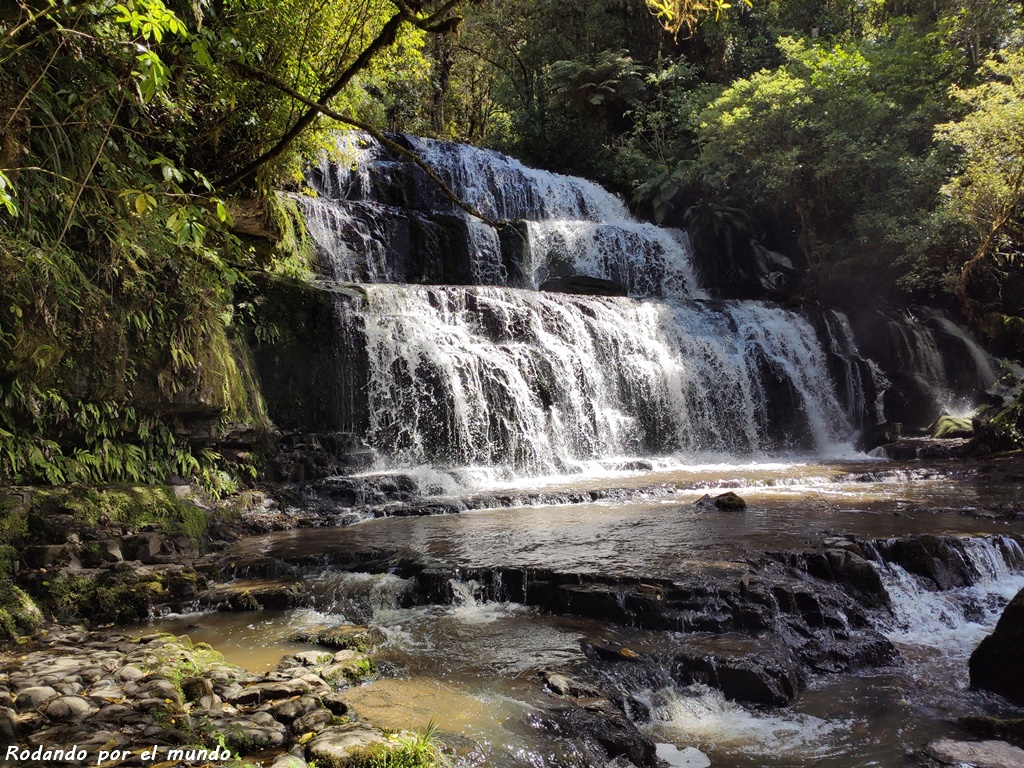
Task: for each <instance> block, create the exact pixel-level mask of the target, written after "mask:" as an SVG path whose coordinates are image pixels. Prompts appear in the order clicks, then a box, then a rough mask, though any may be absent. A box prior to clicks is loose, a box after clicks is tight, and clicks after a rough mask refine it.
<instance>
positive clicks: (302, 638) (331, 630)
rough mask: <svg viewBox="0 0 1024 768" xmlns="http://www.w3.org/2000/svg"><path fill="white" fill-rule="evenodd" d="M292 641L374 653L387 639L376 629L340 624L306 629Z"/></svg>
mask: <svg viewBox="0 0 1024 768" xmlns="http://www.w3.org/2000/svg"><path fill="white" fill-rule="evenodd" d="M291 639H292V640H294V641H295V642H297V643H312V644H315V645H323V646H325V647H327V648H334V649H337V650H349V651H359V652H360V653H372V652H373V651H374V650H375V649H376V647H377V646H378V645H381V644H382V643H383V642H384V640H385V639H386V638H385V636H384V633H383V632H382V631H381V630H379V629H377V628H375V627H361V626H359V625H357V624H339V625H337V626H334V627H312V628H310V629H304V630H301V631H299V632H296V633H295V634H294V635H292V638H291Z"/></svg>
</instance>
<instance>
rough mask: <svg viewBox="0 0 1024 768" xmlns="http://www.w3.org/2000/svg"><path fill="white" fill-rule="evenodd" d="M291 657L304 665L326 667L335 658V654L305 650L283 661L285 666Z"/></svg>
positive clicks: (282, 663)
mask: <svg viewBox="0 0 1024 768" xmlns="http://www.w3.org/2000/svg"><path fill="white" fill-rule="evenodd" d="M289 659H294V660H295V661H297V662H299V663H300V664H301V665H302V666H304V667H325V666H327V665H328V664H330V663H331V661H333V660H334V654H333V653H330V652H324V651H303V652H302V653H296V654H295V655H293V656H290V657H288V658H285V659H283V660H282V661H281V666H284V665H285V663H286V662H287V661H288V660H289Z"/></svg>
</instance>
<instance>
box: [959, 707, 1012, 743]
mask: <svg viewBox="0 0 1024 768" xmlns="http://www.w3.org/2000/svg"><path fill="white" fill-rule="evenodd" d="M959 725H960V726H961V727H962V728H963V729H964V730H966V731H968V732H970V733H971V734H972V735H973V736H976V737H978V738H980V739H986V740H987V739H995V740H998V741H1008V742H1010V743H1011V744H1013V745H1014V746H1017V747H1024V717H1008V718H1001V717H993V716H991V715H970V716H969V717H965V718H962V719H961V720H960V721H959Z"/></svg>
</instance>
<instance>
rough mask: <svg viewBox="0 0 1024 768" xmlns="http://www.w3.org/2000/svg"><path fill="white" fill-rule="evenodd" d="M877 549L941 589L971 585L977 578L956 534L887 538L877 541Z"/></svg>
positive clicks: (886, 557) (893, 561)
mask: <svg viewBox="0 0 1024 768" xmlns="http://www.w3.org/2000/svg"><path fill="white" fill-rule="evenodd" d="M875 548H876V549H877V550H878V551H879V552H880V553H881V555H882V556H883V557H884V558H885V559H886V560H887V561H888V562H891V563H896V564H897V565H899V566H901V567H902V568H903V569H904V570H906V571H908V572H909V573H913V574H916V575H918V576H924V577H925V578H926V579H931V581H932V582H934V583H935V585H936V586H937V587H938V588H939V589H943V590H945V589H952V588H953V587H969V586H970V585H972V584H973V583H974V582H975V581H976V580H977V578H978V573H977V571H976V570H975V569H974V568H973V566H971V564H970V563H971V559H970V557H968V555H967V553H966V552H965V551H964V544H963V542H962V541H960V539H958V538H956V537H954V536H935V535H932V534H924V535H922V536H910V537H907V538H902V539H885V540H881V541H876V542H875Z"/></svg>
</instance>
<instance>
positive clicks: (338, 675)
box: [320, 651, 375, 685]
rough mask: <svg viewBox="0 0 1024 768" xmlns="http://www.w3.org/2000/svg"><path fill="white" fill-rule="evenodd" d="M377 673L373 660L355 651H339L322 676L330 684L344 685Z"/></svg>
mask: <svg viewBox="0 0 1024 768" xmlns="http://www.w3.org/2000/svg"><path fill="white" fill-rule="evenodd" d="M374 671H375V667H374V664H373V660H372V659H371V658H370V657H369V656H365V655H363V654H361V653H357V652H355V651H338V652H337V653H336V654H334V659H333V662H332V663H331V665H330V666H328V667H326V668H325V669H324V670H323V671H322V672H321V673H320V676H321V677H323V679H324V680H326V681H327V682H329V683H333V684H334V685H340V684H342V683H347V682H353V681H355V680H359V679H361V678H363V677H366V676H367V675H370V674H372V673H373V672H374Z"/></svg>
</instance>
